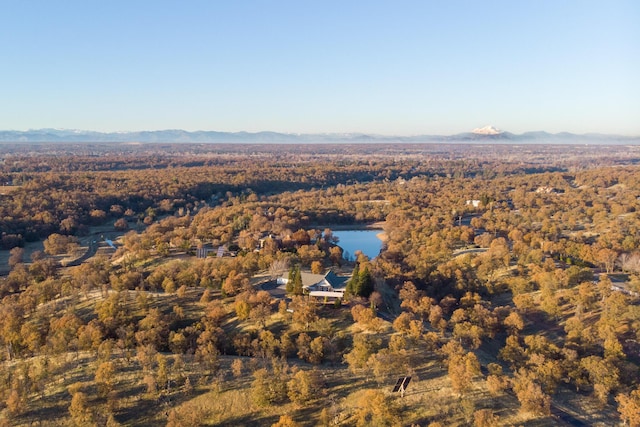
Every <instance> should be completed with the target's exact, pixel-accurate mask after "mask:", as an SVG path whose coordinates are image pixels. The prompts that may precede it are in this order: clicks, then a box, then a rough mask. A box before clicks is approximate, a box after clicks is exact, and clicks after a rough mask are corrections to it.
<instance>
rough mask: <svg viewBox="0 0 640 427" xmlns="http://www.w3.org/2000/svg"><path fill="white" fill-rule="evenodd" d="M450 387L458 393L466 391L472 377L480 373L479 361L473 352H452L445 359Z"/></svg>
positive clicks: (470, 385) (469, 386)
mask: <svg viewBox="0 0 640 427" xmlns="http://www.w3.org/2000/svg"><path fill="white" fill-rule="evenodd" d="M447 366H448V373H449V379H450V380H451V387H452V388H453V390H454V391H455V392H456V393H458V394H461V395H462V394H465V393H467V392H468V391H469V390H470V389H471V387H472V382H471V381H472V379H473V378H474V377H475V376H476V375H479V374H480V363H479V362H478V358H477V357H476V355H475V354H473V353H471V352H469V353H466V354H452V355H451V356H450V357H449V358H448V360H447Z"/></svg>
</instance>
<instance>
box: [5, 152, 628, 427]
mask: <svg viewBox="0 0 640 427" xmlns="http://www.w3.org/2000/svg"><path fill="white" fill-rule="evenodd" d="M603 152H604V153H606V155H603V154H602V153H603ZM639 160H640V150H638V149H637V147H633V146H628V147H625V146H615V147H607V148H606V149H605V150H604V151H603V147H591V146H585V147H579V149H578V148H577V147H575V146H545V145H531V146H511V145H497V146H492V145H482V146H479V145H437V144H434V145H427V144H424V145H421V144H406V145H403V144H398V145H393V144H379V145H366V144H362V145H357V144H353V145H321V146H314V145H308V146H305V145H302V146H278V145H236V146H231V145H191V144H183V145H169V144H148V145H146V144H143V145H127V144H122V145H89V144H76V145H65V144H59V145H51V146H47V145H43V146H35V145H30V146H15V147H9V146H2V147H0V184H2V185H0V233H1V241H0V245H1V246H2V251H0V272H2V273H3V275H2V276H1V277H0V298H1V299H2V300H1V302H0V350H1V351H0V425H7V426H13V425H31V424H35V425H52V426H55V425H78V426H86V425H100V426H105V425H108V426H116V425H149V426H156V425H170V426H195V425H227V426H237V425H248V426H264V425H278V426H295V425H305V426H306V425H309V426H313V425H326V426H333V425H344V426H356V425H357V426H366V425H407V426H409V425H416V426H438V425H442V426H445V425H447V426H448V425H459V426H463V425H474V426H498V425H526V426H541V425H550V426H551V425H568V426H575V425H623V424H624V423H626V425H631V426H638V425H640V343H639V340H640V209H639V206H640V169H639V168H638V166H637V163H638V161H639ZM374 223H375V224H376V227H381V228H382V230H381V232H383V234H384V236H383V237H384V244H383V247H382V250H381V252H380V254H379V255H378V256H377V257H375V258H373V259H369V258H367V257H366V256H364V255H363V254H355V258H354V259H346V258H345V254H344V252H343V250H342V248H341V247H340V241H339V239H337V238H335V237H334V233H333V232H334V230H336V229H340V228H345V227H346V228H353V229H356V228H366V227H369V226H371V225H372V224H374ZM218 248H222V249H220V250H218ZM207 253H208V254H209V256H202V254H207ZM330 270H331V271H334V272H336V273H339V274H342V275H349V274H351V275H352V277H351V282H350V284H349V285H348V286H347V293H346V294H345V297H344V298H343V299H338V300H335V301H334V300H333V299H332V300H328V299H316V298H313V297H310V296H309V295H308V294H307V293H306V292H304V290H303V289H302V288H301V287H295V288H294V287H293V286H290V287H288V288H287V289H286V290H285V291H283V292H282V293H278V292H275V291H274V286H272V280H273V279H275V278H276V277H289V278H291V279H292V280H293V279H294V278H295V277H296V274H297V273H296V272H299V271H303V272H312V273H317V274H324V273H326V272H327V271H330ZM284 292H286V294H284ZM405 376H410V377H411V382H410V383H409V385H408V387H407V389H406V392H404V393H394V392H392V388H393V385H394V384H395V383H396V380H397V379H398V378H399V377H405Z"/></svg>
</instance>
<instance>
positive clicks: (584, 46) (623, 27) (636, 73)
mask: <svg viewBox="0 0 640 427" xmlns="http://www.w3.org/2000/svg"><path fill="white" fill-rule="evenodd" d="M638 22H640V2H638V1H633V0H630V1H615V0H612V1H604V0H603V1H588V0H580V1H578V0H576V1H565V0H554V1H550V0H536V1H533V0H531V1H507V0H505V1H471V0H469V1H456V0H453V1H451V0H447V1H426V0H425V1H402V0H395V1H371V0H369V1H364V0H362V1H355V0H354V1H348V0H341V1H299V0H298V1H293V0H292V1H277V0H264V1H240V0H238V1H235V0H233V1H212V0H211V1H197V0H192V1H184V2H179V1H158V0H156V1H143V0H136V1H116V0H110V1H90V0H89V1H87V0H82V1H72V0H60V1H50V0H47V1H31V0H21V1H18V0H11V1H10V0H0V129H15V130H26V129H36V128H44V127H51V128H69V129H88V130H98V131H134V130H157V129H178V128H179V129H186V130H221V131H241V130H245V131H251V132H255V131H262V130H272V131H279V132H292V133H298V132H300V133H306V132H367V133H378V134H392V135H393V134H395V135H414V134H452V133H457V132H463V131H468V130H471V129H473V128H476V127H482V126H485V125H489V124H491V125H494V126H496V127H499V128H501V129H504V130H508V131H511V132H515V133H520V132H525V131H529V130H546V131H550V132H560V131H569V132H576V133H586V132H602V133H619V134H626V135H640V25H638Z"/></svg>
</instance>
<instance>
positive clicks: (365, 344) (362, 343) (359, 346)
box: [344, 334, 382, 374]
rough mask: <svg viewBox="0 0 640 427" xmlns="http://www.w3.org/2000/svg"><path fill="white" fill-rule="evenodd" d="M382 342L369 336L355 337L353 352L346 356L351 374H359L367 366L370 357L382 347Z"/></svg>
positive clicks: (359, 335) (360, 335)
mask: <svg viewBox="0 0 640 427" xmlns="http://www.w3.org/2000/svg"><path fill="white" fill-rule="evenodd" d="M381 344H382V340H381V339H380V338H375V337H373V336H369V335H362V334H357V335H355V336H354V337H353V347H352V348H351V351H349V352H348V353H346V354H345V355H344V360H345V362H347V364H348V365H349V370H350V371H351V372H353V373H354V374H355V373H358V372H359V371H360V370H361V369H364V368H365V367H366V366H367V361H368V360H369V357H371V355H372V354H373V353H375V352H376V351H378V349H379V348H380V347H381Z"/></svg>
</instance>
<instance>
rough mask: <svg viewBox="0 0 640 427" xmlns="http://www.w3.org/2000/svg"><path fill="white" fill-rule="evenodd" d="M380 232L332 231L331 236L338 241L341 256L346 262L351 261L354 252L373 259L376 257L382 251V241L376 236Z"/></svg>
mask: <svg viewBox="0 0 640 427" xmlns="http://www.w3.org/2000/svg"><path fill="white" fill-rule="evenodd" d="M380 233H382V230H334V231H333V235H334V236H337V237H338V238H339V239H340V240H339V241H338V246H340V247H341V248H342V255H343V257H344V258H345V259H347V260H353V259H354V258H355V257H354V254H355V252H356V251H362V253H363V254H365V255H366V256H368V257H369V259H373V258H375V257H377V256H378V254H379V253H380V249H382V240H380V239H379V238H378V234H380Z"/></svg>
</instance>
